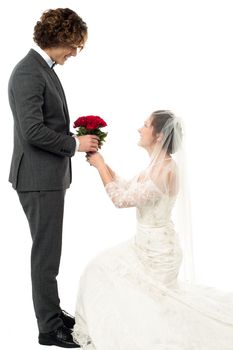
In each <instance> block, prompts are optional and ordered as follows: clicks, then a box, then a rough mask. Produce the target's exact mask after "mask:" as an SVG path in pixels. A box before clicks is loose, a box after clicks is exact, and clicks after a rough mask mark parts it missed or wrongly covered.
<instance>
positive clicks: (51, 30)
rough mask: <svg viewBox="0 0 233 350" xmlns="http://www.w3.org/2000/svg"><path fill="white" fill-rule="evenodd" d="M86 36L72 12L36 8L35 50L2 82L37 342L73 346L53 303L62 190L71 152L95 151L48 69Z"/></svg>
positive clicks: (67, 323)
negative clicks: (75, 125)
mask: <svg viewBox="0 0 233 350" xmlns="http://www.w3.org/2000/svg"><path fill="white" fill-rule="evenodd" d="M86 40H87V26H86V23H85V22H83V20H82V19H81V18H80V17H79V16H78V15H77V14H76V13H75V12H74V11H72V10H70V9H68V8H65V9H62V8H58V9H55V10H48V11H46V12H44V13H43V14H42V17H41V19H40V21H38V22H37V24H36V26H35V28H34V41H35V42H36V43H37V45H38V48H36V49H35V50H33V49H31V50H30V51H29V53H28V54H27V55H26V56H25V57H24V58H23V59H22V60H21V61H20V62H19V63H18V64H17V65H16V67H15V68H14V70H13V72H12V74H11V77H10V80H9V102H10V106H11V110H12V114H13V117H14V150H13V156H12V163H11V170H10V177H9V181H10V182H11V183H12V186H13V188H14V189H16V190H17V193H18V196H19V199H20V202H21V205H22V207H23V209H24V212H25V214H26V217H27V220H28V222H29V226H30V231H31V236H32V242H33V243H32V251H31V278H32V294H33V303H34V308H35V314H36V317H37V322H38V327H39V343H40V344H43V345H57V346H61V347H67V348H68V347H69V348H71V347H79V346H78V345H77V344H75V343H74V342H73V339H72V335H71V329H72V327H73V325H74V318H73V317H72V316H70V315H69V314H67V313H66V312H65V311H63V310H61V308H60V300H59V296H58V289H57V281H56V276H57V274H58V271H59V264H60V256H61V244H62V222H63V208H64V196H65V192H66V189H67V188H68V187H69V186H70V183H71V157H72V156H73V155H74V154H75V152H76V151H80V152H95V151H97V150H98V138H97V137H96V136H95V135H86V136H81V137H79V138H78V137H76V136H74V135H72V134H71V133H70V130H69V122H70V120H69V113H68V108H67V103H66V98H65V94H64V91H63V88H62V85H61V83H60V81H59V79H58V77H57V75H56V73H55V72H54V70H53V65H54V64H60V65H63V64H64V63H65V61H66V60H67V59H68V58H69V57H71V56H76V54H77V52H78V51H81V50H82V49H83V47H84V45H85V41H86Z"/></svg>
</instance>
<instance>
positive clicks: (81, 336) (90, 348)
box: [72, 314, 95, 350]
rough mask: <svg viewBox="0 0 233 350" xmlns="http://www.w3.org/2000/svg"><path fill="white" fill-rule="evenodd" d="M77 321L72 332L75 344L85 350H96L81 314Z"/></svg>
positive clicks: (77, 316) (77, 315) (76, 317)
mask: <svg viewBox="0 0 233 350" xmlns="http://www.w3.org/2000/svg"><path fill="white" fill-rule="evenodd" d="M75 321H76V323H75V325H74V328H73V332H72V336H73V340H74V342H75V343H76V344H78V345H80V346H81V347H82V348H83V350H95V347H94V345H93V343H92V341H91V338H90V337H89V335H88V330H87V326H86V323H85V321H84V320H83V318H82V317H81V316H80V315H79V314H76V316H75Z"/></svg>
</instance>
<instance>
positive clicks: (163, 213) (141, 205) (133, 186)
mask: <svg viewBox="0 0 233 350" xmlns="http://www.w3.org/2000/svg"><path fill="white" fill-rule="evenodd" d="M105 188H106V191H107V193H108V195H109V197H110V198H111V200H112V202H113V203H114V205H115V206H116V207H117V208H129V207H136V215H137V222H138V223H139V224H142V225H149V226H155V227H160V226H165V225H167V224H168V223H169V222H170V220H171V212H172V208H173V206H174V203H175V200H176V196H175V195H173V196H171V195H169V193H168V192H167V193H164V192H162V190H160V189H159V188H158V186H156V184H155V183H154V182H153V181H152V180H151V179H148V180H145V181H143V182H139V181H138V177H135V178H133V179H132V180H131V181H125V180H123V179H121V178H119V177H117V178H116V180H115V181H113V182H110V183H108V184H107V185H106V186H105Z"/></svg>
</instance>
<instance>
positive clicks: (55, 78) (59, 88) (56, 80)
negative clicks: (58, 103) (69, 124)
mask: <svg viewBox="0 0 233 350" xmlns="http://www.w3.org/2000/svg"><path fill="white" fill-rule="evenodd" d="M48 68H49V67H48ZM49 73H50V76H51V77H52V79H53V82H54V84H55V86H56V89H57V91H58V92H59V94H60V96H61V98H62V102H63V105H64V111H65V115H66V118H67V120H68V121H69V112H68V106H67V103H66V96H65V92H64V90H63V87H62V84H61V82H60V79H59V78H58V76H57V74H56V72H55V71H54V70H53V69H51V68H49Z"/></svg>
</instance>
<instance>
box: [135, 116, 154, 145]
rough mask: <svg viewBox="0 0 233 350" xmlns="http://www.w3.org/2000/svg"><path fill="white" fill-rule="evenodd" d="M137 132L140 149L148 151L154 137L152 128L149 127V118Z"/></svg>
mask: <svg viewBox="0 0 233 350" xmlns="http://www.w3.org/2000/svg"><path fill="white" fill-rule="evenodd" d="M138 132H139V134H140V140H139V142H138V145H139V146H141V147H144V148H146V149H150V148H151V147H153V146H154V144H155V136H154V128H153V126H152V125H151V117H149V118H148V119H147V120H146V121H145V122H144V125H143V126H142V127H141V128H140V129H138Z"/></svg>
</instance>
